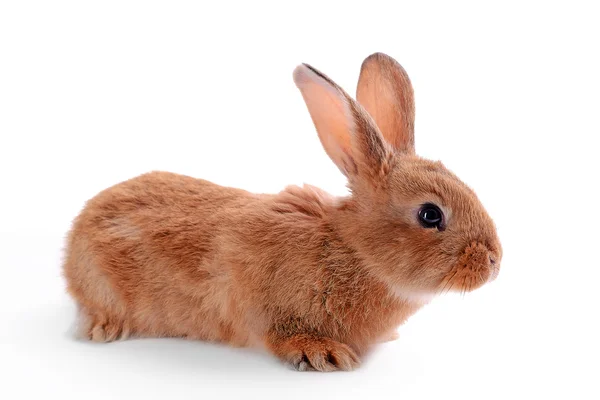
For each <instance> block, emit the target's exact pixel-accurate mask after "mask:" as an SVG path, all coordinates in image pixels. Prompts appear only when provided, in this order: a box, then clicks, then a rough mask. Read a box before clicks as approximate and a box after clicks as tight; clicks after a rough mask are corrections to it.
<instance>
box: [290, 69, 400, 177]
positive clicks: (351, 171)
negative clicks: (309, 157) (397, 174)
mask: <svg viewBox="0 0 600 400" xmlns="http://www.w3.org/2000/svg"><path fill="white" fill-rule="evenodd" d="M294 82H295V83H296V86H298V89H300V92H301V93H302V97H303V98H304V102H305V103H306V106H307V107H308V112H309V113H310V116H311V118H312V120H313V123H314V124H315V127H316V128H317V133H318V134H319V139H320V140H321V144H322V145H323V147H324V148H325V151H326V152H327V154H328V155H329V158H331V159H332V160H333V162H334V163H335V164H336V165H337V167H338V168H339V169H340V170H341V171H342V173H343V174H344V175H346V176H347V177H348V179H349V180H350V181H354V180H355V179H356V178H359V177H360V178H362V179H367V180H369V181H370V182H374V181H375V180H376V179H378V178H379V177H381V175H382V174H384V173H385V172H386V171H387V169H388V167H389V161H390V158H391V156H392V154H393V151H392V149H391V148H390V147H389V145H388V144H387V143H386V142H385V140H384V139H383V137H382V136H381V133H380V132H379V129H378V128H377V125H375V123H374V122H373V119H372V118H371V117H370V116H369V114H368V113H367V112H366V111H365V110H364V109H363V108H362V107H361V106H360V105H359V104H358V103H357V102H356V101H354V100H353V99H352V98H351V97H350V96H348V94H347V93H346V92H344V90H343V89H342V88H340V87H339V86H338V85H336V84H335V82H333V81H332V80H331V79H329V78H328V77H327V76H326V75H324V74H322V73H321V72H319V71H317V70H316V69H315V68H313V67H311V66H310V65H308V64H302V65H299V66H298V67H296V69H295V70H294Z"/></svg>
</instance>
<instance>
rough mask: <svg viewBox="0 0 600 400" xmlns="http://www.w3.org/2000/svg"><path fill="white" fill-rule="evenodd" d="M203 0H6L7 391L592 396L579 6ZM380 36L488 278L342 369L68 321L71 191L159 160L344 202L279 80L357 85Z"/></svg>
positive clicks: (593, 334)
mask: <svg viewBox="0 0 600 400" xmlns="http://www.w3.org/2000/svg"><path fill="white" fill-rule="evenodd" d="M214 3H215V4H210V5H209V2H205V3H202V2H199V1H192V2H175V1H165V2H154V1H140V2H131V1H124V0H120V1H102V2H86V1H72V2H65V1H40V2H37V3H34V2H30V1H25V0H23V1H3V2H2V3H0V188H1V195H0V235H1V236H0V248H1V251H0V268H1V273H2V275H1V278H0V313H1V315H0V317H1V318H0V321H1V322H0V324H1V327H0V368H1V369H2V371H0V377H1V378H0V381H1V384H0V397H1V398H3V399H19V398H32V399H34V398H36V399H37V398H42V397H44V398H45V397H48V396H49V397H50V398H54V397H55V396H56V397H58V396H60V398H63V399H71V398H79V399H81V398H87V399H100V398H102V399H113V398H114V399H118V398H144V399H150V398H161V399H166V398H169V399H170V398H173V399H180V398H181V399H183V398H194V399H209V398H216V397H217V396H218V398H239V397H242V396H243V397H244V398H246V397H250V398H255V397H256V398H285V399H290V398H341V397H344V398H361V399H369V398H402V399H406V398H409V399H416V398H434V397H437V398H460V399H471V398H541V397H542V396H550V395H551V396H560V397H565V396H568V397H569V398H574V399H584V398H596V399H597V398H599V397H600V390H599V388H598V385H599V383H598V376H599V371H600V366H599V360H600V354H599V353H600V352H599V345H598V342H599V339H598V338H599V337H600V331H599V329H598V319H599V315H600V311H599V309H600V296H599V294H598V292H599V291H598V279H599V278H600V272H599V270H600V261H599V260H600V256H599V255H598V247H599V245H600V241H599V239H600V235H599V234H598V229H599V228H600V219H599V211H598V208H599V200H600V199H599V196H598V194H597V187H598V184H599V181H600V179H599V172H600V166H599V162H598V155H597V153H598V149H599V146H598V143H599V141H598V137H599V135H600V122H599V111H600V95H599V93H600V78H599V77H600V59H599V54H600V51H599V48H600V44H599V40H600V28H599V24H598V15H599V13H598V10H596V9H595V8H594V7H593V3H594V2H589V3H583V2H574V1H565V2H562V3H557V2H549V1H545V2H540V3H533V2H521V1H519V2H515V3H512V4H511V3H509V2H497V3H496V5H492V4H490V2H473V3H470V4H467V3H460V4H459V3H456V2H440V3H438V4H433V3H431V2H418V3H417V2H416V1H415V2H411V4H410V5H409V4H402V3H401V2H398V1H393V2H389V3H381V2H377V1H372V0H370V1H368V2H367V1H364V2H361V5H354V4H351V3H349V2H344V3H338V4H334V3H330V2H327V3H325V2H318V3H313V2H309V1H296V2H283V1H280V2H273V3H271V4H268V3H264V2H257V1H248V2H243V3H242V2H240V3H231V2H219V3H218V5H217V4H216V3H217V2H214ZM451 3H452V4H451ZM417 4H418V5H417ZM375 51H383V52H386V53H388V54H390V55H391V56H393V57H395V58H396V59H397V60H398V61H399V62H400V63H402V64H403V65H404V67H405V68H406V69H407V71H408V72H409V74H410V76H411V78H412V81H413V85H414V88H415V92H416V101H417V124H416V131H417V136H416V139H417V151H418V153H419V154H421V155H422V156H425V157H429V158H433V159H441V160H442V161H443V162H444V163H445V164H446V165H447V166H448V167H449V168H450V169H452V170H453V171H454V172H456V173H457V174H458V175H459V176H460V177H462V178H463V179H464V180H465V182H467V183H468V184H469V185H471V186H472V187H473V188H475V189H476V191H477V193H478V194H479V196H480V198H481V200H482V201H483V203H484V204H485V205H486V207H487V208H488V211H489V212H490V214H491V215H492V217H493V218H494V219H495V221H496V223H497V226H498V230H499V234H500V237H501V240H502V243H503V246H504V259H503V263H502V270H501V273H500V276H499V278H498V280H497V281H496V282H494V283H492V284H490V285H488V286H486V287H484V288H482V289H480V290H479V291H476V292H474V293H472V294H468V295H466V296H465V297H464V298H463V297H460V296H457V295H446V296H443V297H441V298H438V299H436V300H434V302H433V303H432V304H430V305H429V306H428V307H426V308H425V309H424V310H422V311H421V312H420V313H418V314H417V315H416V316H414V317H413V318H411V319H410V320H409V321H408V322H407V323H406V324H405V325H404V326H402V327H401V328H400V330H399V332H400V336H401V338H400V339H399V340H398V341H396V342H392V343H387V344H384V345H381V346H379V347H377V348H376V349H375V351H374V352H373V354H372V355H371V356H370V357H369V358H368V359H366V360H365V361H364V364H363V366H362V368H361V369H360V370H358V371H355V372H352V373H334V374H317V373H296V372H293V371H291V370H288V369H286V368H285V367H283V366H282V365H280V364H279V363H278V362H277V361H276V360H275V359H273V358H271V357H270V356H268V355H266V354H261V353H256V352H254V351H250V350H239V349H238V350H235V349H229V348H227V347H223V346H217V345H210V344H205V343H198V342H185V341H178V340H169V339H164V340H131V341H125V342H119V343H114V344H106V345H99V344H91V343H86V342H78V341H75V340H74V339H73V338H72V336H71V335H70V333H69V327H70V325H71V324H72V322H73V320H74V306H73V305H72V303H71V302H70V300H69V298H68V297H67V296H66V294H65V293H64V283H63V281H62V279H61V276H60V257H61V247H62V245H63V237H64V235H65V233H66V231H67V230H68V228H69V224H70V221H71V220H72V218H73V217H75V215H76V214H77V213H78V212H79V210H80V209H81V207H82V206H83V203H84V202H85V200H87V199H88V198H90V197H92V196H93V195H94V194H96V193H97V192H98V191H100V190H102V189H104V188H105V187H107V186H110V185H112V184H114V183H116V182H119V181H121V180H124V179H127V178H130V177H133V176H135V175H137V174H140V173H142V172H146V171H149V170H157V169H158V170H169V171H173V172H179V173H183V174H188V175H192V176H197V177H202V178H206V179H209V180H212V181H214V182H217V183H219V184H222V185H229V186H237V187H242V188H245V189H248V190H252V191H257V192H277V191H279V190H281V189H282V188H283V187H284V186H286V185H287V184H292V183H295V184H301V183H303V182H307V183H311V184H315V185H317V186H321V187H323V188H325V189H326V190H328V191H330V192H332V193H335V194H340V195H343V194H344V193H345V188H344V180H343V178H342V176H341V174H340V173H339V172H338V171H337V168H336V167H335V166H334V165H333V164H332V163H331V162H330V161H329V159H328V158H327V157H326V155H325V153H324V151H323V150H322V149H321V146H320V143H319V141H318V139H317V135H316V133H315V132H314V128H313V126H312V123H311V121H310V117H309V115H308V112H307V111H306V109H305V106H304V104H303V102H302V98H301V96H300V94H299V93H298V91H297V89H296V87H295V86H294V84H293V82H292V77H291V73H292V70H293V69H294V67H295V66H296V65H297V64H298V63H300V62H308V63H311V64H312V65H314V66H315V67H317V68H319V69H321V70H322V71H324V72H325V73H326V74H328V75H330V76H331V77H332V78H333V79H334V80H336V81H337V82H338V83H339V84H340V85H341V86H342V87H344V88H346V89H347V90H348V91H349V92H350V93H351V94H353V93H354V90H355V85H356V81H357V77H358V72H359V67H360V63H361V62H362V59H363V58H364V57H366V56H367V55H369V54H370V53H372V52H375Z"/></svg>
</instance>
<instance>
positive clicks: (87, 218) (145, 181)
mask: <svg viewBox="0 0 600 400" xmlns="http://www.w3.org/2000/svg"><path fill="white" fill-rule="evenodd" d="M294 80H295V82H296V85H297V86H298V88H299V89H300V91H301V93H302V95H303V97H304V100H305V102H306V104H307V106H308V110H309V112H310V114H311V117H312V119H313V122H314V124H315V126H316V128H317V132H318V134H319V138H320V140H321V143H322V144H323V147H324V149H325V151H326V152H327V154H328V155H329V157H330V158H331V159H332V160H333V161H334V163H335V164H336V165H337V166H338V168H339V169H340V171H341V172H342V173H344V174H345V175H346V176H347V178H348V186H349V188H350V189H351V194H350V195H349V196H347V197H344V198H335V197H332V196H330V195H328V194H327V193H325V192H323V191H321V190H320V189H317V188H314V187H311V186H304V187H302V188H300V187H288V188H287V189H285V190H284V191H282V192H280V193H278V194H276V195H266V194H260V195H259V194H252V193H249V192H246V191H244V190H240V189H233V188H226V187H222V186H218V185H216V184H213V183H210V182H207V181H204V180H200V179H194V178H191V177H187V176H182V175H176V174H171V173H166V172H153V173H149V174H145V175H142V176H139V177H137V178H134V179H131V180H129V181H126V182H123V183H120V184H118V185H115V186H113V187H111V188H109V189H106V190H104V191H103V192H101V193H100V194H98V195H97V196H96V197H94V198H93V199H91V200H90V201H89V202H88V203H87V205H86V207H85V208H84V210H83V211H82V212H81V214H80V215H79V216H78V217H77V218H76V219H75V221H74V223H73V227H72V230H71V232H70V234H69V239H68V243H67V248H66V257H65V263H64V272H65V277H66V279H67V284H68V285H67V286H68V290H69V292H70V293H71V295H72V296H73V297H74V298H75V299H76V301H77V303H78V305H79V308H80V312H81V316H82V325H81V330H82V332H83V334H84V336H86V337H88V338H89V339H93V340H96V341H112V340H115V339H117V338H124V337H127V336H128V335H136V336H150V337H164V336H170V337H187V338H192V339H200V340H207V341H218V342H223V343H228V344H231V345H234V346H256V347H262V346H264V347H266V348H267V349H268V350H269V351H271V352H272V353H274V354H275V355H277V356H278V357H280V358H281V359H282V360H284V361H286V362H289V363H291V364H292V365H294V367H296V368H297V369H299V370H305V369H317V370H320V371H331V370H335V369H344V370H348V369H352V368H354V367H356V366H357V365H358V363H359V359H358V356H359V355H360V354H363V353H364V352H365V351H366V350H368V349H369V347H370V346H371V345H373V344H374V343H376V342H379V341H382V340H386V339H389V338H392V337H393V336H394V332H395V328H396V327H397V326H398V325H400V324H401V323H402V322H404V321H405V320H406V319H407V318H408V317H409V316H410V315H411V314H413V313H414V312H415V311H417V310H418V309H419V308H420V307H421V306H423V305H424V304H425V303H427V301H428V300H429V299H430V298H431V297H432V296H433V295H435V294H436V293H438V292H440V291H445V290H461V291H470V290H473V289H475V288H477V287H480V286H482V285H483V284H485V283H486V282H488V281H491V280H493V279H494V278H495V277H496V275H497V274H498V271H499V261H500V258H501V255H502V251H501V247H500V242H499V241H498V238H497V235H496V230H495V227H494V224H493V222H492V220H491V219H490V218H489V216H488V215H487V213H486V212H485V210H484V209H483V206H482V205H481V204H480V202H479V200H478V199H477V197H476V196H475V194H474V193H473V191H471V190H470V189H469V188H468V187H467V186H466V185H464V184H463V183H462V182H461V181H460V180H459V179H458V178H457V177H456V176H455V175H454V174H452V173H451V172H449V171H448V170H446V169H445V168H444V166H443V165H442V164H441V163H439V162H432V161H427V160H424V159H422V158H420V157H418V156H416V155H415V154H414V137H413V126H414V104H413V97H412V87H411V85H410V81H409V79H408V76H407V75H406V73H405V71H404V70H403V69H402V67H401V66H400V65H399V64H398V63H397V62H395V61H394V60H393V59H391V58H390V57H388V56H385V55H383V54H379V53H377V54H374V55H372V56H370V57H368V58H367V59H366V60H365V62H364V63H363V67H362V69H361V76H360V80H359V85H358V90H357V99H358V102H356V101H355V100H353V99H352V98H350V96H348V95H347V94H346V93H345V92H344V91H343V90H342V89H341V88H340V87H339V86H337V85H336V84H335V83H334V82H333V81H331V80H330V79H329V78H328V77H326V76H325V75H323V74H321V73H320V72H318V71H317V70H315V69H314V68H312V67H310V66H308V65H302V66H299V67H298V68H297V69H296V71H295V73H294Z"/></svg>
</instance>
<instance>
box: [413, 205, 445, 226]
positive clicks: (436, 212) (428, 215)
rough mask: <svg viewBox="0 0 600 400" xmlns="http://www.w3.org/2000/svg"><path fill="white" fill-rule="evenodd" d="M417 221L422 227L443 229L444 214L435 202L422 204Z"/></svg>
mask: <svg viewBox="0 0 600 400" xmlns="http://www.w3.org/2000/svg"><path fill="white" fill-rule="evenodd" d="M419 222H420V223H421V225H422V226H423V227H424V228H437V229H439V230H443V222H444V214H443V213H442V210H440V208H439V207H438V206H436V205H435V204H430V203H427V204H423V206H421V209H420V210H419Z"/></svg>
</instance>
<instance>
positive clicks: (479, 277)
mask: <svg viewBox="0 0 600 400" xmlns="http://www.w3.org/2000/svg"><path fill="white" fill-rule="evenodd" d="M499 272H500V263H499V257H498V256H496V255H495V254H493V253H492V252H491V251H490V250H489V249H488V248H487V247H486V246H485V245H483V244H482V243H478V242H472V243H471V244H469V245H468V246H467V247H466V248H465V250H464V252H463V253H462V254H461V256H460V257H459V259H458V262H457V263H456V264H455V265H454V267H453V268H452V269H451V270H450V272H449V273H448V274H447V275H446V277H445V278H444V279H443V281H442V283H441V285H440V292H444V293H445V292H450V291H457V292H461V293H465V292H471V291H473V290H475V289H478V288H480V287H481V286H483V285H484V284H486V283H487V282H491V281H493V280H494V279H496V277H497V276H498V273H499Z"/></svg>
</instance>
